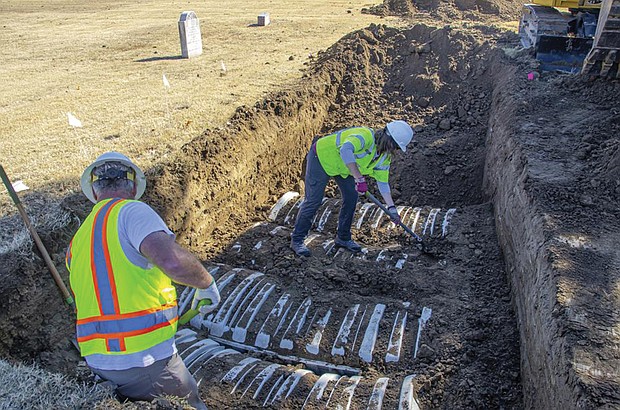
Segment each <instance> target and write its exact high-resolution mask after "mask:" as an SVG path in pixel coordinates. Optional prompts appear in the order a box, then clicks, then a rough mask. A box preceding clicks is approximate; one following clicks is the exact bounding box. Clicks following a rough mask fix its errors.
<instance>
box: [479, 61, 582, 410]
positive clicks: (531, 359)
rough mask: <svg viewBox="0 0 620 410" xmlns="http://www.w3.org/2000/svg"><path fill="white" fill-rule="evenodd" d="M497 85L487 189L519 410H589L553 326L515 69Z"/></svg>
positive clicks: (552, 289) (552, 298)
mask: <svg viewBox="0 0 620 410" xmlns="http://www.w3.org/2000/svg"><path fill="white" fill-rule="evenodd" d="M504 70H505V71H506V72H505V73H504V74H503V75H502V74H500V75H498V76H497V77H496V79H498V80H497V82H498V84H497V85H496V87H495V91H494V95H493V107H494V108H493V110H492V113H491V119H490V122H489V134H488V138H487V157H486V168H485V181H484V185H485V189H486V191H487V192H488V193H489V194H490V195H491V197H492V198H493V203H494V207H495V222H496V225H497V232H498V237H499V240H500V244H501V247H502V249H503V252H504V256H505V258H506V266H507V267H508V279H509V281H510V285H511V291H512V299H513V303H514V305H515V307H516V310H517V318H518V323H519V331H520V334H521V378H522V381H523V389H524V395H523V396H524V404H525V408H539V409H545V408H590V405H591V404H590V405H588V404H587V402H588V401H587V398H586V397H584V394H583V391H581V389H580V387H579V385H578V381H577V380H575V373H574V372H573V371H572V369H570V362H569V360H570V349H569V347H568V346H566V344H565V343H566V340H567V339H566V337H565V336H566V335H565V334H564V332H563V331H562V329H561V328H562V324H561V323H560V321H558V320H557V316H558V313H557V312H558V310H560V307H559V306H557V305H556V293H557V289H558V283H557V280H556V279H557V275H555V274H554V271H553V268H552V266H551V263H550V261H549V258H548V252H547V251H546V241H545V232H544V229H543V227H544V221H543V211H542V210H541V209H540V207H539V206H538V205H537V202H536V197H535V196H533V195H532V193H531V192H529V191H528V189H527V181H528V159H527V157H526V153H525V152H524V151H523V150H522V146H521V145H520V142H519V141H518V140H517V139H516V138H515V135H516V134H518V132H519V131H520V130H519V129H518V124H519V120H518V109H517V107H519V104H522V101H520V100H518V98H516V97H515V96H513V95H512V94H511V93H510V91H507V90H512V89H514V84H510V81H511V80H513V79H514V78H515V75H516V73H515V69H514V68H509V67H505V68H504Z"/></svg>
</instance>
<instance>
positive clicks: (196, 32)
mask: <svg viewBox="0 0 620 410" xmlns="http://www.w3.org/2000/svg"><path fill="white" fill-rule="evenodd" d="M179 37H180V38H181V56H182V57H183V58H191V57H195V56H199V55H201V54H202V36H201V34H200V21H199V20H198V17H196V13H194V12H193V11H184V12H183V13H181V17H180V18H179Z"/></svg>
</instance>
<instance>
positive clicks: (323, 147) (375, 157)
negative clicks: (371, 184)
mask: <svg viewBox="0 0 620 410" xmlns="http://www.w3.org/2000/svg"><path fill="white" fill-rule="evenodd" d="M412 138H413V129H411V126H409V124H407V123H406V122H405V121H392V122H390V123H389V124H387V126H386V127H385V128H383V129H381V130H377V131H374V130H372V129H371V128H367V127H353V128H346V129H343V130H340V131H338V132H335V133H333V134H330V135H327V136H324V137H322V138H319V139H318V140H316V141H315V142H313V144H312V146H311V147H310V152H308V156H307V158H306V160H307V162H306V179H305V191H306V192H305V198H304V201H303V203H302V205H301V208H300V210H299V213H298V214H297V220H296V222H295V229H294V230H293V233H292V235H291V248H292V249H293V251H294V252H295V253H296V254H297V255H300V256H310V255H311V252H310V249H308V247H307V246H306V245H305V244H304V239H305V237H306V236H307V235H308V231H309V230H310V227H311V225H312V221H313V219H314V216H315V215H316V212H317V210H318V209H319V207H320V206H321V203H322V201H323V195H324V193H325V187H326V186H327V183H328V182H329V179H330V177H333V178H334V179H335V180H336V183H337V184H338V188H340V192H341V194H342V206H341V208H340V215H339V216H338V235H337V237H336V239H335V246H336V247H341V248H345V249H347V250H349V251H351V252H354V253H355V252H360V251H361V250H362V247H361V246H360V245H359V244H357V243H356V242H355V241H354V240H353V239H351V224H352V223H353V215H354V213H355V207H356V205H357V197H358V195H363V194H364V193H366V191H368V185H367V183H366V176H370V177H372V178H374V179H375V180H376V181H377V187H378V188H379V192H380V193H381V196H382V197H383V200H384V201H385V204H386V205H387V207H388V211H389V213H390V218H391V219H392V221H394V222H396V223H398V222H400V217H399V215H398V211H397V210H396V207H395V206H394V200H393V199H392V194H391V190H390V185H389V184H388V177H389V173H390V163H391V161H392V155H394V153H395V152H396V150H398V149H401V150H402V151H403V152H404V151H406V149H407V144H409V143H410V142H411V139H412Z"/></svg>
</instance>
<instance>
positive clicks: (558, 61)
mask: <svg viewBox="0 0 620 410" xmlns="http://www.w3.org/2000/svg"><path fill="white" fill-rule="evenodd" d="M592 42H593V40H592V39H591V38H577V37H567V36H549V35H543V36H540V38H539V40H538V45H537V47H536V59H537V60H539V61H540V64H541V68H542V69H543V70H546V71H565V72H569V73H573V74H576V73H579V72H580V71H581V67H582V65H583V61H584V60H585V58H586V56H587V55H588V52H589V51H590V49H591V48H592Z"/></svg>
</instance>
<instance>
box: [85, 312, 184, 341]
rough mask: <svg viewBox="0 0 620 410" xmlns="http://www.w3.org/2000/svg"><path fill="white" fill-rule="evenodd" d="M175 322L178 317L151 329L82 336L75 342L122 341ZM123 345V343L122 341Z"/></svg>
mask: <svg viewBox="0 0 620 410" xmlns="http://www.w3.org/2000/svg"><path fill="white" fill-rule="evenodd" d="M177 320H179V318H178V316H177V317H175V318H173V319H172V320H170V321H168V322H162V323H158V324H156V325H154V326H151V327H147V328H145V329H139V330H132V331H130V332H121V333H93V334H92V335H88V336H84V337H78V339H77V341H78V342H88V341H89V340H94V339H106V340H107V339H121V340H122V339H123V338H125V337H131V336H140V335H143V334H145V333H149V332H152V331H154V330H157V329H161V328H162V327H165V326H171V325H173V324H174V323H175V322H176V321H177ZM123 344H124V341H123Z"/></svg>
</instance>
